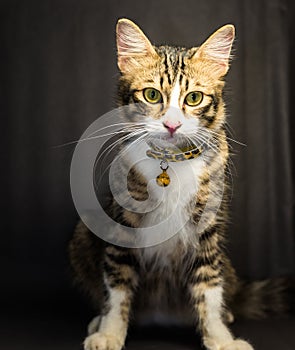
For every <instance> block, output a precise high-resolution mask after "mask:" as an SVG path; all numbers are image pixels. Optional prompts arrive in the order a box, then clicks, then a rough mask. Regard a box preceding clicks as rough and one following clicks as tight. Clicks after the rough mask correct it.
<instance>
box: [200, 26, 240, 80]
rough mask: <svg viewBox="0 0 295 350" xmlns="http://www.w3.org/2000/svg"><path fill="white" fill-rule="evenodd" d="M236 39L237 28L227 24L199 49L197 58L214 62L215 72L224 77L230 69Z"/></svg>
mask: <svg viewBox="0 0 295 350" xmlns="http://www.w3.org/2000/svg"><path fill="white" fill-rule="evenodd" d="M234 38H235V27H234V26H233V25H232V24H227V25H225V26H223V27H221V28H220V29H218V30H217V31H216V32H215V33H213V34H212V35H211V36H210V37H209V38H208V39H207V40H206V41H205V42H204V43H203V44H202V45H201V46H200V47H199V49H198V51H197V52H196V54H195V58H203V59H206V60H209V61H212V63H213V66H214V72H215V73H216V74H217V75H218V76H219V77H222V76H224V75H225V74H226V73H227V71H228V69H229V62H230V58H231V54H230V53H231V48H232V44H233V41H234Z"/></svg>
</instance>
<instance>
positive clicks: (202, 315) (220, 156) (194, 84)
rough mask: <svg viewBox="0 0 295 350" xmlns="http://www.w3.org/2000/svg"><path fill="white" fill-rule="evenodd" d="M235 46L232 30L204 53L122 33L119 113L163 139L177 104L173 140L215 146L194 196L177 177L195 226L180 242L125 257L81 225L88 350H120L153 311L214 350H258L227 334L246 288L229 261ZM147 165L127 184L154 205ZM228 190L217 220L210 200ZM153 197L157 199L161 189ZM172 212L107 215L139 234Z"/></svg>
mask: <svg viewBox="0 0 295 350" xmlns="http://www.w3.org/2000/svg"><path fill="white" fill-rule="evenodd" d="M233 38H234V31H233V26H230V25H229V26H225V27H223V28H221V29H219V30H218V31H217V32H216V33H215V34H213V35H212V36H211V37H210V38H209V39H208V40H207V41H206V42H205V43H204V44H203V45H202V46H200V47H199V48H191V49H185V48H179V47H171V46H160V47H154V46H152V45H151V43H150V42H149V40H148V39H147V38H146V36H145V35H144V34H143V33H142V31H141V30H140V29H139V28H138V27H137V26H136V25H135V24H134V23H132V22H131V21H129V20H125V19H123V20H120V21H119V23H118V27H117V44H118V65H119V68H120V70H121V77H120V81H119V85H118V104H119V105H130V104H134V106H135V108H138V109H139V110H140V111H141V113H143V114H146V115H148V116H150V117H151V119H152V120H153V121H156V122H157V121H158V122H159V130H160V132H162V133H164V132H167V131H166V130H165V128H163V125H162V121H163V118H172V119H173V118H175V114H174V112H173V110H172V111H171V110H170V109H169V108H171V106H170V104H171V99H172V97H171V96H173V103H174V104H177V103H178V106H176V107H175V108H176V109H177V113H178V115H179V116H180V117H179V118H182V119H181V123H182V126H181V128H179V130H178V131H177V133H176V134H181V133H183V134H186V133H188V132H189V130H191V128H196V130H198V129H197V128H200V127H202V128H203V129H205V130H207V131H208V133H207V135H209V136H210V135H211V136H212V135H213V136H212V137H211V142H210V143H209V147H208V148H207V149H206V151H205V152H204V157H203V160H202V163H201V162H200V160H198V159H193V160H190V162H194V163H192V164H193V165H192V167H193V168H194V181H195V187H193V186H191V184H190V183H186V181H188V180H187V178H186V176H185V174H182V175H181V176H182V181H183V183H182V185H183V187H184V188H186V187H185V186H187V189H186V190H185V196H184V197H185V203H182V213H183V215H188V217H189V222H188V225H187V226H186V227H185V228H184V229H183V230H182V231H181V232H180V233H179V234H178V235H176V236H174V237H173V238H171V239H170V240H168V241H166V242H164V243H162V244H160V245H158V246H154V247H150V248H141V249H127V248H121V247H117V246H113V245H111V244H107V243H102V242H101V241H100V240H99V239H98V238H97V237H96V236H94V235H93V234H92V233H91V232H89V231H88V229H87V228H86V227H85V226H84V225H83V223H80V224H79V225H78V227H77V229H76V231H75V234H74V237H73V239H72V241H71V243H70V258H71V262H72V266H73V269H74V271H75V273H76V279H77V281H78V282H80V283H81V284H82V285H83V287H84V288H85V290H86V291H87V292H88V293H89V294H90V296H91V297H92V299H93V300H94V302H95V305H96V308H97V313H99V315H100V316H99V317H96V318H95V319H94V320H93V322H92V323H91V324H90V326H89V333H90V334H89V336H88V337H87V338H86V340H85V342H84V347H85V350H120V349H121V348H122V346H123V344H124V341H125V336H126V334H127V329H128V324H129V319H130V318H131V316H132V317H133V318H135V319H140V315H142V311H145V312H147V313H149V314H150V313H151V310H158V311H159V310H162V312H164V313H170V314H172V315H174V320H177V322H179V323H182V322H190V323H191V322H192V323H194V324H196V325H198V328H199V330H200V331H201V334H202V337H203V341H204V344H205V346H206V347H207V349H209V350H231V349H235V350H251V349H253V348H252V346H251V345H249V344H248V343H246V342H244V341H242V340H239V339H234V337H233V336H232V334H231V333H230V331H229V330H228V328H227V326H226V323H228V322H230V321H232V320H233V315H232V311H231V306H233V305H235V304H234V301H235V300H236V296H239V300H240V306H241V307H240V309H243V307H244V305H245V303H244V302H242V299H243V298H242V297H241V290H242V283H241V282H240V281H239V280H238V278H237V277H236V274H235V271H234V269H233V267H232V266H231V263H230V261H229V259H228V258H227V256H226V254H225V251H224V243H225V231H226V222H227V198H226V192H227V191H226V189H227V183H226V182H225V180H224V179H225V175H226V169H227V163H228V144H227V139H226V133H225V106H224V102H223V98H222V91H223V87H224V81H223V77H224V75H225V74H226V72H227V70H228V66H229V58H230V49H231V45H232V41H233ZM147 87H153V88H156V89H157V90H159V91H160V92H161V94H162V99H163V101H162V103H159V104H155V105H151V104H149V103H147V102H146V101H145V100H144V96H143V90H144V89H145V88H147ZM175 89H177V90H175ZM191 91H201V92H202V94H203V100H202V102H201V103H200V105H198V106H196V107H194V108H192V107H190V106H188V105H186V104H185V103H184V98H185V96H186V95H187V94H188V93H189V92H191ZM176 92H177V93H176ZM175 96H176V97H175ZM135 103H137V104H135ZM138 152H140V150H138ZM126 162H127V163H128V162H131V163H132V155H130V158H128V154H127V156H126ZM151 162H155V160H151ZM153 164H154V163H153ZM178 164H179V166H180V167H181V166H182V165H181V163H178ZM151 165H152V163H150V165H149V166H148V167H147V168H144V167H139V166H135V167H133V168H132V170H131V171H130V173H129V175H128V190H129V194H130V195H131V196H132V197H133V198H135V199H137V200H141V201H145V200H146V199H147V198H148V194H147V182H146V179H145V174H146V173H147V172H148V171H152V170H151V169H153V168H152V166H151ZM179 171H180V173H181V168H180V170H179ZM156 175H158V174H155V176H156ZM223 190H224V194H223V199H222V202H221V205H220V207H219V208H218V210H217V212H216V210H214V199H215V198H216V197H217V195H218V193H220V191H223ZM167 191H170V192H167V193H169V196H170V197H169V198H173V195H174V189H173V184H172V185H169V186H168V187H167ZM153 193H154V194H155V195H156V188H155V192H152V195H153ZM126 195H127V194H126ZM150 195H151V194H150ZM172 202H173V200H172V199H171V200H170V202H169V200H168V202H167V203H162V205H161V206H160V207H159V208H158V209H155V211H154V212H153V213H152V214H150V213H149V214H145V215H144V214H140V213H134V212H131V211H127V210H126V209H123V208H121V207H119V206H118V205H117V204H116V203H115V202H113V204H112V208H111V210H109V211H110V212H112V215H113V217H114V218H115V219H116V220H117V221H119V222H121V223H122V224H124V225H126V226H130V227H139V226H140V225H141V224H142V223H153V222H154V220H156V219H160V220H161V218H162V212H161V210H162V211H164V208H165V211H166V210H167V211H168V210H169V209H170V207H171V205H172V204H173V203H172ZM207 203H209V207H208V206H207V207H206V205H207ZM210 203H211V206H212V207H210ZM205 209H206V210H205ZM201 220H205V222H206V223H207V224H206V225H205V226H206V227H205V229H204V230H203V231H198V230H197V227H198V226H197V225H198V224H199V223H200V221H201ZM260 287H261V286H260ZM249 288H250V287H249ZM250 289H251V288H250ZM250 289H249V290H250ZM249 293H250V294H251V292H250V291H249ZM252 299H254V298H252ZM255 305H256V303H255ZM249 307H250V306H249ZM255 307H258V306H257V305H256V306H255ZM235 311H236V309H235ZM248 313H249V312H248ZM250 313H251V311H250ZM253 313H255V312H252V314H253ZM237 314H239V313H238V312H237ZM256 314H259V310H258V309H257V310H256Z"/></svg>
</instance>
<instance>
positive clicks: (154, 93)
mask: <svg viewBox="0 0 295 350" xmlns="http://www.w3.org/2000/svg"><path fill="white" fill-rule="evenodd" d="M143 96H144V98H145V99H146V100H147V102H149V103H159V102H161V101H162V95H161V93H160V91H158V90H156V89H153V88H147V89H144V90H143Z"/></svg>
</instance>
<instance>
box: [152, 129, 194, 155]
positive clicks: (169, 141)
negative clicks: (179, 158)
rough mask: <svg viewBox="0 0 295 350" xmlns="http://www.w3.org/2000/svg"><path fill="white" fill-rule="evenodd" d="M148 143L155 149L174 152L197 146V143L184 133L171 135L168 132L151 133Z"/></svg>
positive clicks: (188, 149)
mask: <svg viewBox="0 0 295 350" xmlns="http://www.w3.org/2000/svg"><path fill="white" fill-rule="evenodd" d="M147 143H148V145H149V146H150V147H151V148H152V149H155V150H161V151H165V150H166V151H167V150H168V151H171V152H173V153H178V152H186V151H190V150H192V149H194V148H196V145H195V144H194V143H193V142H192V141H190V140H189V139H187V138H186V137H185V136H184V135H182V134H180V133H179V134H175V135H174V136H171V135H170V134H168V133H157V134H154V135H150V136H149V138H148V140H147Z"/></svg>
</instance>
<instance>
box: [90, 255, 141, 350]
mask: <svg viewBox="0 0 295 350" xmlns="http://www.w3.org/2000/svg"><path fill="white" fill-rule="evenodd" d="M104 283H105V290H106V298H105V302H104V303H105V305H103V312H102V314H101V315H100V316H99V317H97V318H95V319H94V320H93V322H91V325H89V327H88V331H89V333H92V334H90V335H89V336H88V337H87V338H86V339H85V341H84V349H85V350H121V349H122V347H123V346H124V343H125V338H126V334H127V329H128V321H129V313H130V307H131V301H132V298H133V294H134V290H135V288H136V285H137V273H136V271H135V269H134V267H133V266H132V262H131V260H130V263H129V255H128V254H125V253H123V252H119V251H116V252H115V253H114V248H112V253H110V249H109V253H108V249H107V250H106V258H105V268H104Z"/></svg>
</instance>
